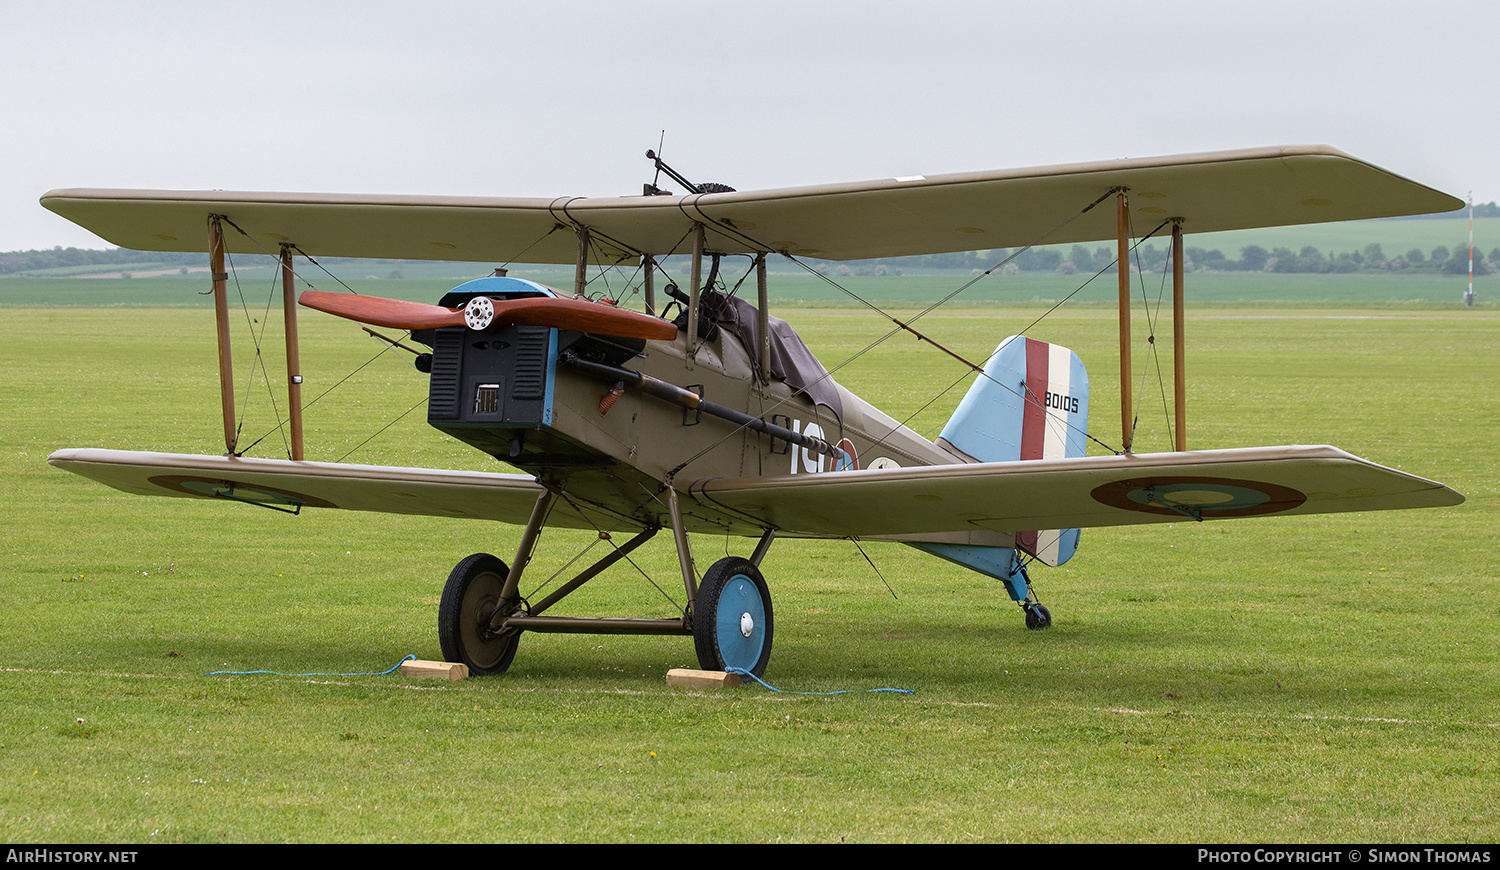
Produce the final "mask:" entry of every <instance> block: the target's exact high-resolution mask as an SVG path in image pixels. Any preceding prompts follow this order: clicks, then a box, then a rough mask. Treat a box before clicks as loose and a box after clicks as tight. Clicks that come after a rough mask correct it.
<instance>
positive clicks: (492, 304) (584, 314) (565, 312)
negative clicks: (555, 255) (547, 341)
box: [297, 290, 677, 341]
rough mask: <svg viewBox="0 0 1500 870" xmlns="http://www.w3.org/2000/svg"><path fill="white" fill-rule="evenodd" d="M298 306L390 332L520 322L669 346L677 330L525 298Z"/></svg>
mask: <svg viewBox="0 0 1500 870" xmlns="http://www.w3.org/2000/svg"><path fill="white" fill-rule="evenodd" d="M297 302H298V303H299V304H301V305H305V306H307V307H308V308H315V309H317V310H318V311H324V312H327V313H329V314H334V315H337V316H339V317H347V318H348V319H350V320H357V321H359V322H360V323H368V324H370V325H371V326H386V327H390V328H392V329H435V328H437V327H441V326H468V327H469V328H470V329H474V330H481V331H482V330H485V329H493V328H495V327H497V326H503V325H505V324H507V323H520V324H525V325H528V326H550V327H555V328H557V329H572V330H576V331H578V332H593V333H597V334H599V335H614V336H619V337H621V338H644V339H656V340H659V341H671V340H672V339H674V338H676V337H677V327H676V326H674V325H672V324H671V323H669V322H667V321H665V320H658V319H657V318H655V317H648V316H647V315H644V314H637V313H636V312H634V311H626V310H625V309H622V308H615V307H614V306H612V305H605V304H602V303H599V302H589V301H588V300H586V299H557V298H553V297H526V298H521V299H500V300H495V299H490V298H489V297H487V296H476V297H474V298H473V299H471V300H469V304H468V305H467V306H465V307H463V308H445V307H443V306H441V305H428V304H426V303H423V302H406V301H404V300H401V299H384V298H382V297H379V296H355V295H353V294H350V293H328V292H325V291H322V290H304V291H302V295H301V296H299V297H297Z"/></svg>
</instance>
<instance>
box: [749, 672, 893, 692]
mask: <svg viewBox="0 0 1500 870" xmlns="http://www.w3.org/2000/svg"><path fill="white" fill-rule="evenodd" d="M724 670H725V671H726V672H727V673H731V674H739V675H740V676H742V677H749V678H750V679H752V680H754V681H755V682H757V683H760V684H761V685H762V686H765V687H766V688H767V689H770V690H771V691H773V692H777V693H779V694H782V695H848V694H850V693H852V692H856V691H858V692H896V693H899V694H902V695H915V694H916V693H917V690H916V689H841V690H839V691H837V692H789V691H787V690H785V689H778V688H776V687H775V686H773V685H771V684H770V683H768V682H766V681H765V680H762V679H761V678H760V677H757V676H756V675H754V674H752V673H750V672H749V671H747V670H745V669H744V668H725V669H724Z"/></svg>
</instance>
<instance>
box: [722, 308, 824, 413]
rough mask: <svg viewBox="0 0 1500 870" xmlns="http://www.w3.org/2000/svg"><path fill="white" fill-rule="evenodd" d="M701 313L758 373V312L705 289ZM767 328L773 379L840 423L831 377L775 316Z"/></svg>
mask: <svg viewBox="0 0 1500 870" xmlns="http://www.w3.org/2000/svg"><path fill="white" fill-rule="evenodd" d="M702 305H703V309H704V311H705V312H706V313H707V314H708V316H709V317H711V318H713V321H714V322H715V323H717V324H719V326H720V327H722V328H724V329H727V330H729V331H730V332H731V333H733V335H734V336H735V338H737V339H739V342H740V344H742V345H744V346H745V350H746V351H747V352H748V353H749V354H750V362H751V365H752V367H753V368H754V369H755V371H756V372H759V371H760V312H759V311H757V310H756V308H755V306H754V305H751V304H750V303H749V302H747V301H745V300H744V299H741V298H739V297H738V296H730V295H728V294H725V293H720V292H719V291H717V290H706V291H704V292H703V294H702ZM766 322H767V324H768V325H769V326H770V341H769V345H770V348H771V352H770V369H771V377H772V378H773V379H774V380H778V381H782V382H784V383H785V384H786V385H787V386H789V387H791V388H792V389H794V390H797V391H798V392H802V393H806V394H807V396H808V398H810V399H812V400H813V401H814V402H816V403H817V404H819V405H823V406H825V407H827V408H828V409H829V410H830V411H832V412H833V414H834V416H835V417H837V418H838V420H839V422H840V423H842V422H843V420H844V402H843V400H842V399H841V398H840V397H839V388H838V385H837V384H835V383H834V381H833V377H832V376H831V375H829V374H828V370H827V369H825V368H823V364H822V363H820V362H818V358H817V357H815V356H813V352H812V351H811V350H808V347H807V344H806V343H805V342H803V341H802V337H801V336H800V335H798V334H797V331H796V330H795V329H792V325H791V324H790V323H787V322H786V321H785V320H782V319H781V318H779V317H770V316H767V318H766Z"/></svg>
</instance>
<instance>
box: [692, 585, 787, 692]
mask: <svg viewBox="0 0 1500 870" xmlns="http://www.w3.org/2000/svg"><path fill="white" fill-rule="evenodd" d="M775 625H776V623H775V619H774V617H773V615H772V612H771V590H770V589H769V588H768V587H767V586H766V579H765V578H764V577H762V576H761V574H760V569H759V568H756V567H755V563H753V562H751V561H750V560H749V559H741V558H739V557H737V556H731V557H729V558H727V559H720V560H719V561H717V562H715V563H714V564H713V567H712V568H709V569H708V572H707V573H705V574H704V575H703V582H702V583H701V584H699V586H698V599H697V601H695V602H693V646H694V648H695V649H696V650H697V652H698V665H699V666H700V667H702V668H703V669H704V670H706V671H727V670H729V668H731V667H735V668H743V669H744V670H747V671H749V672H750V673H752V674H754V675H756V676H757V677H758V676H761V675H762V674H764V673H765V671H766V663H767V662H768V661H770V660H771V639H772V637H773V635H774V634H775ZM747 632H748V633H747Z"/></svg>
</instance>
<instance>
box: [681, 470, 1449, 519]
mask: <svg viewBox="0 0 1500 870" xmlns="http://www.w3.org/2000/svg"><path fill="white" fill-rule="evenodd" d="M692 492H693V494H694V495H695V496H697V497H698V498H701V499H705V500H708V501H711V502H712V503H714V504H716V505H719V506H721V507H724V508H727V509H729V510H733V511H736V512H738V513H740V514H741V515H743V516H746V517H747V518H754V519H755V520H756V521H759V522H762V523H764V524H765V525H767V526H770V527H774V528H777V529H780V530H782V531H784V532H785V533H787V534H796V535H812V536H816V535H824V536H835V537H845V536H859V537H871V536H877V535H878V536H890V537H894V538H896V539H898V540H899V539H900V538H901V536H902V535H920V534H926V533H934V532H954V531H973V530H976V529H979V530H989V531H994V532H1024V531H1027V530H1030V529H1036V528H1044V529H1048V528H1050V529H1069V528H1090V527H1095V526H1122V525H1135V524H1140V523H1169V522H1191V521H1194V520H1217V519H1231V518H1238V517H1252V516H1272V515H1279V516H1293V515H1299V514H1315V513H1334V512H1340V511H1371V510H1395V509H1400V508H1418V507H1446V506H1451V505H1456V504H1461V503H1462V502H1463V500H1464V497H1463V496H1462V495H1460V494H1459V493H1457V492H1455V491H1454V490H1452V489H1449V488H1448V487H1446V486H1444V485H1442V484H1441V483H1437V482H1435V481H1431V480H1426V479H1424V478H1421V477H1416V476H1414V475H1410V474H1406V473H1404V472H1400V471H1396V470H1395V469H1391V468H1386V467H1384V466H1382V465H1376V464H1375V463H1373V462H1368V461H1366V460H1364V459H1360V458H1359V457H1357V456H1352V455H1350V454H1348V453H1345V452H1344V451H1342V450H1339V449H1338V448H1336V447H1251V448H1241V449H1232V450H1201V451H1192V452H1183V453H1153V454H1143V455H1135V456H1132V455H1123V456H1087V457H1077V458H1072V459H1039V460H1034V461H1029V462H1027V461H1020V462H982V463H977V464H962V465H930V466H922V467H917V468H881V469H867V470H860V471H843V472H835V473H827V474H809V475H796V476H790V475H789V476H785V477H776V478H735V479H725V478H720V479H706V480H702V481H699V482H697V483H695V484H694V485H693V487H692Z"/></svg>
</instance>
